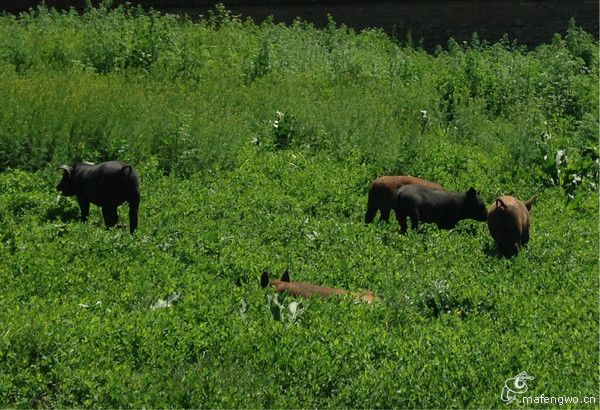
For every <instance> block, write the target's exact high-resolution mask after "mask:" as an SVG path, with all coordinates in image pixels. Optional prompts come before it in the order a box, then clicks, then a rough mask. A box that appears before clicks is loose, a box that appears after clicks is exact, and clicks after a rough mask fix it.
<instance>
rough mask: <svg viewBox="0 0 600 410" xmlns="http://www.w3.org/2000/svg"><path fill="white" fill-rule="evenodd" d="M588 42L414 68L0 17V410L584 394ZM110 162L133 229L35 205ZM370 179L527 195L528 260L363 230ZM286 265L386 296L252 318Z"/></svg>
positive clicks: (484, 245)
mask: <svg viewBox="0 0 600 410" xmlns="http://www.w3.org/2000/svg"><path fill="white" fill-rule="evenodd" d="M597 47H598V42H597V41H596V40H594V39H593V37H592V36H590V35H589V34H587V33H585V32H583V31H581V30H580V29H578V28H577V27H576V26H575V25H571V26H570V28H569V30H568V34H567V35H566V36H565V37H564V38H561V37H560V36H558V35H557V36H555V38H554V40H553V42H552V43H551V44H547V45H542V46H540V47H538V48H536V49H534V50H527V49H525V48H521V47H518V46H516V45H515V44H512V43H510V41H508V40H506V41H503V42H501V43H498V44H485V43H481V42H479V41H478V40H477V39H476V37H474V40H473V42H472V43H471V44H469V45H459V44H457V43H455V42H452V41H451V42H450V43H449V44H448V45H447V46H445V47H444V48H441V47H440V48H439V50H438V51H437V52H436V53H434V54H428V53H426V52H424V51H422V50H419V49H413V48H409V47H403V46H400V45H398V44H397V43H396V42H394V40H393V39H390V38H388V37H387V36H386V35H385V34H383V33H382V32H380V31H366V32H361V33H356V32H354V31H352V30H349V29H347V28H345V27H343V26H337V25H335V23H333V22H331V23H330V24H329V26H328V27H326V28H324V29H316V28H314V27H312V26H311V25H308V24H306V23H303V22H297V23H295V24H293V25H292V26H289V27H286V26H283V25H276V24H273V23H270V22H267V23H263V24H261V25H255V24H254V23H252V22H240V21H238V20H236V19H235V18H232V17H231V16H230V15H229V14H228V13H227V12H226V11H225V10H223V9H216V10H215V12H214V13H213V14H212V15H211V16H210V17H209V18H208V19H207V20H204V21H200V22H190V21H187V20H183V19H179V18H174V17H162V16H159V15H158V14H153V13H145V12H142V11H141V10H138V9H123V8H119V9H117V10H114V11H108V10H107V9H103V8H99V9H91V10H88V11H87V12H86V13H85V14H83V15H82V16H79V15H77V14H75V13H58V12H55V11H52V10H50V11H48V10H45V9H40V10H38V11H36V12H32V13H29V14H24V15H21V16H19V17H11V16H3V17H0V101H2V103H3V104H2V110H0V169H1V170H2V172H1V173H0V295H2V297H1V298H0V369H2V371H1V372H0V407H19V408H21V407H133V408H139V407H152V408H164V407H203V408H207V407H210V408H232V407H250V408H258V407H271V408H280V407H292V408H296V407H303V408H304V407H319V408H320V407H359V408H363V407H364V408H372V407H386V408H389V407H501V406H504V404H503V402H502V401H500V393H501V391H502V387H503V386H504V382H505V381H506V379H508V378H511V377H513V376H515V375H516V374H518V373H520V372H522V371H527V373H528V374H531V375H533V376H534V377H535V379H534V380H533V381H531V382H530V383H529V393H530V394H531V395H532V396H538V395H540V394H544V395H546V396H577V397H580V398H583V397H584V396H597V393H598V392H597V390H598V389H597V387H598V383H599V382H600V379H599V376H598V365H599V360H598V317H599V309H598V297H599V292H598V289H599V286H598V285H599V284H598V239H599V230H598V210H599V209H598V194H597V183H598V163H597V158H598V144H597V142H598V141H597V138H598V55H597ZM278 112H279V113H278ZM559 151H564V154H565V157H566V159H565V158H563V157H562V156H561V155H558V157H557V152H559ZM108 159H120V160H125V161H130V162H131V163H132V164H133V165H134V166H136V168H137V169H138V171H139V173H140V175H141V186H142V203H141V208H140V229H139V231H138V232H136V234H135V235H133V236H131V235H129V234H128V233H127V230H126V228H125V227H123V228H118V229H114V230H105V229H104V227H103V223H102V216H101V212H100V210H99V209H98V208H97V207H92V209H91V215H90V221H89V223H87V224H83V223H81V222H79V221H78V220H77V218H78V216H79V210H78V207H77V205H76V201H74V200H73V199H69V198H62V197H60V196H59V195H58V193H57V192H56V190H55V189H54V186H55V185H56V184H57V182H58V180H59V179H60V173H59V172H58V171H57V170H56V169H55V168H56V166H57V165H58V164H60V163H63V162H72V161H76V160H93V161H102V160H108ZM382 174H412V175H418V176H421V177H424V178H427V179H430V180H434V181H436V182H439V183H440V184H442V185H443V186H444V187H446V188H447V189H450V190H460V191H463V190H465V191H466V189H468V188H469V187H470V186H474V187H476V188H477V189H478V190H481V193H482V196H483V198H484V199H485V200H486V202H487V203H491V202H492V201H493V199H494V198H495V197H496V196H497V195H499V194H514V195H516V196H518V197H519V198H522V199H526V198H528V197H529V196H531V195H534V194H537V195H539V198H538V202H537V203H536V204H535V205H534V207H533V211H532V220H533V222H532V223H533V224H532V233H531V235H532V237H531V242H530V244H529V246H528V247H527V248H526V249H524V250H523V252H522V253H521V254H520V255H519V256H517V257H515V258H513V259H510V260H506V259H504V258H501V257H500V256H499V255H498V252H497V251H496V249H495V246H494V243H493V240H492V238H491V237H490V235H489V233H488V230H487V226H486V224H484V223H477V222H474V221H464V222H461V223H460V224H459V225H458V227H457V228H456V229H454V230H452V231H441V230H438V229H436V228H435V227H434V226H431V225H424V226H423V227H422V229H421V230H420V231H419V232H413V231H410V230H409V233H408V234H407V235H400V234H399V227H398V224H397V223H396V222H392V223H390V224H382V223H375V224H372V225H369V226H365V225H364V224H363V222H362V221H363V218H364V212H365V209H366V192H367V187H368V185H369V183H370V182H371V181H372V180H373V179H374V178H375V177H376V176H378V175H382ZM124 208H126V207H124ZM120 214H121V218H122V223H124V225H126V223H125V222H126V209H121V210H120ZM288 266H289V269H290V273H291V277H292V279H295V280H301V281H308V282H313V283H317V284H322V285H325V286H335V287H343V288H346V289H349V290H351V291H359V290H362V289H370V290H371V291H373V292H374V293H375V294H377V295H378V296H379V297H380V298H381V299H382V302H381V303H377V304H374V305H371V306H368V305H363V304H355V303H353V301H352V300H351V298H332V299H327V300H321V299H311V300H295V301H296V302H299V304H300V305H299V306H300V309H301V310H300V311H299V313H298V315H297V316H296V317H293V316H292V315H284V316H283V318H282V319H281V320H275V319H274V316H273V314H272V310H271V309H272V308H273V303H274V302H273V301H272V299H271V298H270V294H271V292H270V291H268V290H264V289H262V288H261V287H260V284H259V277H260V274H261V272H262V271H263V270H265V269H267V270H269V271H271V272H273V274H274V275H279V274H281V273H282V272H283V271H284V270H285V269H286V267H288ZM175 293H179V294H181V297H180V299H179V300H178V302H177V303H175V304H174V305H173V306H172V307H169V308H163V309H152V306H153V305H154V304H155V303H156V302H157V301H158V300H160V299H163V300H164V299H166V298H168V297H169V296H170V295H173V294H175ZM292 300H293V298H291V297H290V296H284V297H283V298H279V301H280V302H281V304H282V306H283V308H284V309H286V308H287V306H288V305H289V304H290V303H291V302H292ZM582 406H583V405H582V404H580V405H579V406H577V407H582ZM596 407H597V405H596Z"/></svg>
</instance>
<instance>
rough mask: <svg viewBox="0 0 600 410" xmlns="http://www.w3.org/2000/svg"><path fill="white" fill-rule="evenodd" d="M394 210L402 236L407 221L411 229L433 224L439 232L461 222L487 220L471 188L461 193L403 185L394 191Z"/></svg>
mask: <svg viewBox="0 0 600 410" xmlns="http://www.w3.org/2000/svg"><path fill="white" fill-rule="evenodd" d="M395 207H396V216H397V218H398V222H399V223H400V228H401V231H402V233H406V229H407V224H406V218H407V217H409V218H410V220H411V224H412V227H413V229H417V228H418V227H419V221H422V222H430V223H435V224H436V225H437V226H438V228H440V229H452V228H454V227H455V226H456V223H457V222H458V221H460V220H463V219H475V220H476V221H482V222H483V221H485V220H487V208H486V206H485V203H484V202H483V200H482V199H481V197H480V196H479V194H478V193H477V192H476V191H475V188H469V190H468V191H467V192H464V193H461V192H448V191H440V190H436V189H430V188H427V187H424V186H421V185H406V186H403V187H401V188H400V189H398V190H397V191H396V203H395Z"/></svg>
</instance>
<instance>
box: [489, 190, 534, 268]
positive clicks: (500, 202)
mask: <svg viewBox="0 0 600 410" xmlns="http://www.w3.org/2000/svg"><path fill="white" fill-rule="evenodd" d="M535 200H536V198H535V197H533V198H531V199H529V200H528V201H526V202H522V201H520V200H518V199H517V198H515V197H513V196H510V195H502V196H500V197H498V198H497V199H496V201H494V203H493V204H492V206H491V208H490V211H489V213H488V217H487V223H488V228H489V230H490V233H491V234H492V238H494V241H496V244H497V245H498V249H499V250H500V252H501V253H502V255H504V256H505V257H507V258H510V257H511V256H513V255H516V254H518V253H519V251H520V250H521V246H522V245H525V244H527V242H529V225H530V224H531V217H530V215H529V213H530V211H531V205H533V203H534V202H535Z"/></svg>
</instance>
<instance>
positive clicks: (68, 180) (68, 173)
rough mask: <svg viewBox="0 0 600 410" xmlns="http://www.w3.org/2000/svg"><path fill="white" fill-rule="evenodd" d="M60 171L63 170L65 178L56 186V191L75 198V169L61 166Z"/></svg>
mask: <svg viewBox="0 0 600 410" xmlns="http://www.w3.org/2000/svg"><path fill="white" fill-rule="evenodd" d="M58 169H60V170H62V172H63V177H62V179H61V180H60V182H59V183H58V185H57V186H56V190H57V191H59V192H60V193H61V194H63V195H64V196H73V195H75V188H74V187H73V178H72V173H73V167H71V166H69V165H61V166H59V167H58Z"/></svg>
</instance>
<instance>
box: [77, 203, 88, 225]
mask: <svg viewBox="0 0 600 410" xmlns="http://www.w3.org/2000/svg"><path fill="white" fill-rule="evenodd" d="M77 202H79V209H81V220H82V221H83V222H85V221H87V220H88V216H89V215H90V203H89V201H86V200H85V199H79V198H78V199H77Z"/></svg>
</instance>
